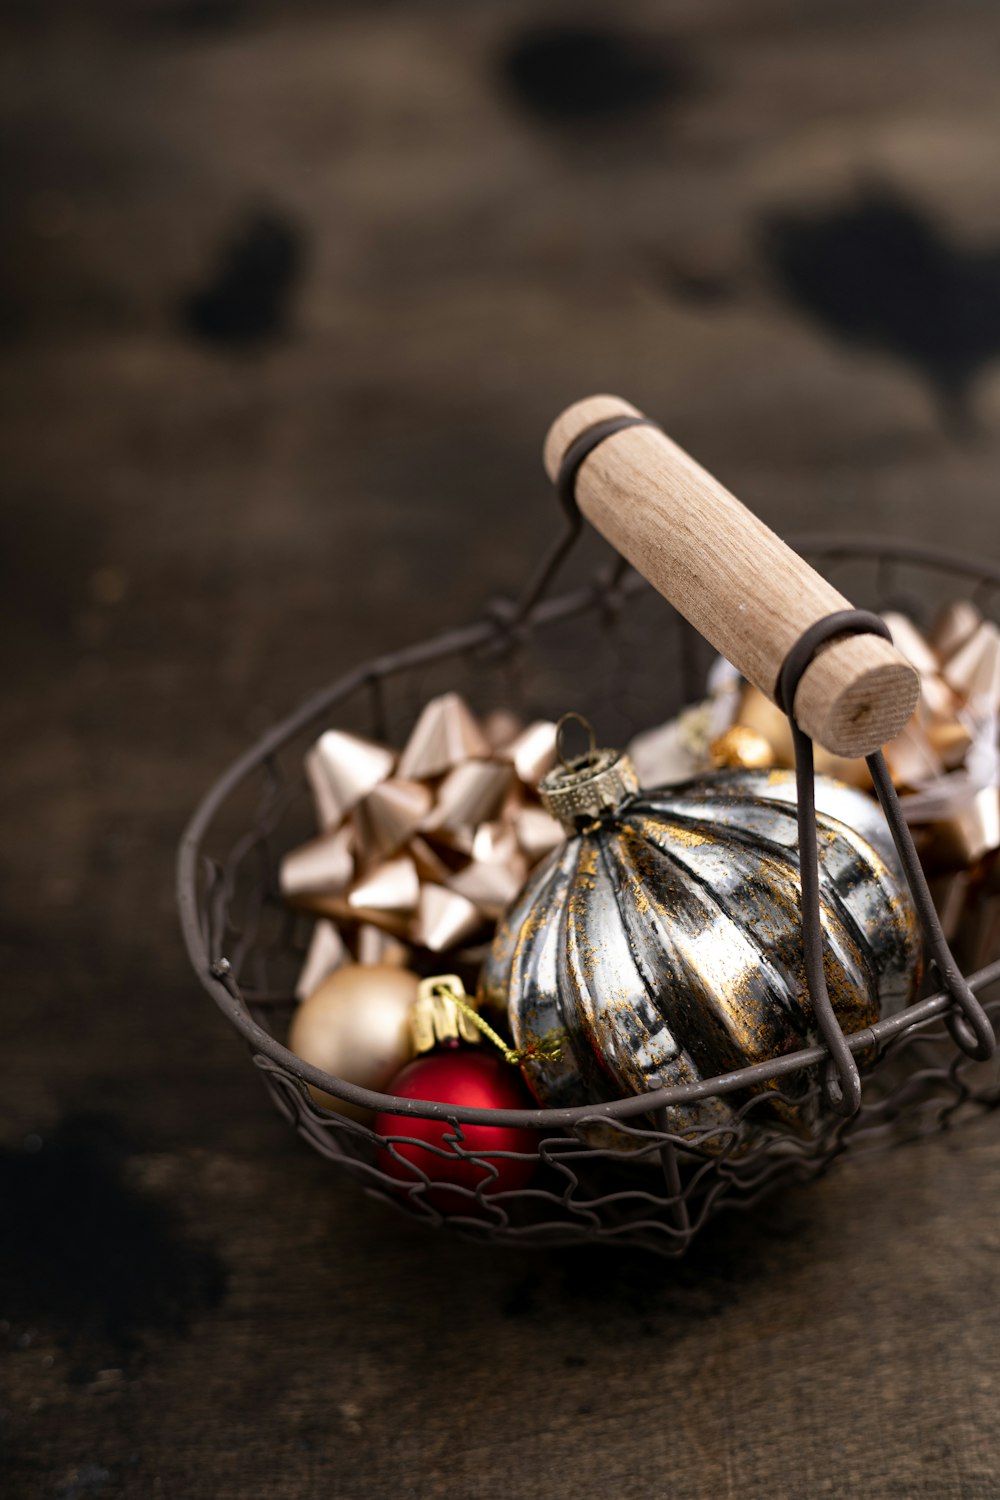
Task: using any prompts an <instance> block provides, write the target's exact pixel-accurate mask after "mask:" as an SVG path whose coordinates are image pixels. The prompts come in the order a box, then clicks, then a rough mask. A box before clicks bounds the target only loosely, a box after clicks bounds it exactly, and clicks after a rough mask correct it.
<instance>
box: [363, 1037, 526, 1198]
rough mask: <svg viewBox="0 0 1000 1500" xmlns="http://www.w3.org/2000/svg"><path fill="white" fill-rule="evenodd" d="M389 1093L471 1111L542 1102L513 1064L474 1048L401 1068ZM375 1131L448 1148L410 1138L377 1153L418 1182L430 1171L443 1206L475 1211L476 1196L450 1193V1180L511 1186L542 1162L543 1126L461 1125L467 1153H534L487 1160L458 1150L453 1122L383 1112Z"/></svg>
mask: <svg viewBox="0 0 1000 1500" xmlns="http://www.w3.org/2000/svg"><path fill="white" fill-rule="evenodd" d="M386 1092H387V1093H390V1094H398V1095H399V1096H400V1097H401V1098H403V1099H433V1100H436V1101H440V1102H441V1103H444V1104H464V1105H467V1106H468V1107H469V1108H471V1109H534V1108H536V1107H537V1106H536V1105H535V1102H534V1100H533V1099H532V1098H531V1096H530V1095H529V1094H528V1092H527V1090H526V1089H525V1086H524V1084H523V1082H522V1081H521V1077H520V1074H519V1073H518V1072H517V1071H516V1069H514V1068H512V1067H511V1066H510V1064H509V1063H506V1062H504V1061H503V1060H502V1059H501V1058H500V1057H498V1056H496V1055H495V1054H492V1053H488V1052H473V1051H471V1050H469V1049H468V1048H465V1047H456V1048H454V1049H452V1050H448V1051H440V1052H431V1053H429V1054H428V1055H427V1056H426V1057H418V1058H417V1059H416V1061H415V1062H411V1063H408V1064H407V1065H406V1067H405V1068H403V1069H402V1070H401V1071H400V1072H399V1073H397V1074H396V1077H395V1078H394V1079H393V1081H392V1083H390V1084H389V1085H388V1087H387V1090H386ZM375 1130H376V1131H377V1133H378V1134H379V1135H382V1136H386V1135H403V1136H410V1137H412V1138H413V1139H414V1141H426V1142H427V1144H428V1145H429V1146H437V1147H440V1148H441V1151H442V1152H444V1153H446V1154H444V1155H439V1154H438V1152H436V1151H428V1150H426V1149H425V1147H424V1146H422V1145H417V1144H412V1145H411V1144H409V1143H408V1142H404V1141H400V1142H396V1143H394V1144H393V1147H392V1150H391V1151H390V1150H388V1149H387V1148H386V1147H384V1146H383V1147H382V1148H381V1149H380V1151H379V1166H380V1167H381V1169H382V1171H383V1172H387V1173H388V1174H389V1176H391V1177H395V1178H397V1179H398V1180H399V1181H400V1182H408V1183H413V1182H416V1181H418V1180H419V1176H418V1174H419V1173H426V1175H427V1176H428V1177H429V1178H430V1179H431V1181H432V1183H433V1184H434V1185H433V1187H431V1188H429V1189H428V1191H427V1198H428V1201H429V1202H431V1203H433V1204H434V1206H435V1207H436V1208H438V1209H441V1210H442V1211H444V1212H450V1213H470V1212H473V1213H474V1212H475V1202H474V1200H472V1199H471V1198H467V1197H466V1196H465V1195H464V1194H459V1193H454V1192H450V1191H449V1186H451V1187H458V1188H467V1189H469V1190H470V1191H471V1192H475V1191H476V1189H477V1188H481V1189H482V1192H483V1193H484V1195H489V1194H492V1193H502V1192H507V1191H509V1190H510V1189H512V1188H520V1187H524V1186H525V1185H526V1183H527V1182H528V1181H529V1180H530V1179H531V1176H532V1174H533V1173H534V1170H535V1167H536V1165H537V1162H536V1160H535V1153H536V1152H537V1150H538V1132H537V1131H534V1130H519V1129H515V1128H513V1127H511V1126H509V1125H463V1126H462V1127H461V1131H462V1143H461V1145H462V1150H463V1151H468V1152H476V1153H480V1152H483V1153H485V1152H489V1151H520V1152H527V1153H528V1154H529V1158H530V1159H528V1160H523V1161H519V1160H515V1159H513V1158H508V1157H491V1158H490V1159H489V1161H488V1162H486V1161H469V1160H467V1159H465V1158H463V1157H460V1156H456V1155H455V1154H454V1147H453V1146H450V1145H449V1142H448V1140H447V1139H446V1137H449V1136H453V1135H454V1133H455V1132H454V1127H453V1126H452V1125H451V1124H450V1123H449V1122H448V1121H447V1120H423V1119H420V1117H419V1116H417V1115H394V1114H389V1113H382V1114H380V1115H379V1116H378V1117H377V1119H376V1121H375ZM411 1164H412V1167H411ZM413 1168H416V1169H417V1170H416V1171H414V1170H413ZM494 1173H495V1174H496V1175H495V1176H494Z"/></svg>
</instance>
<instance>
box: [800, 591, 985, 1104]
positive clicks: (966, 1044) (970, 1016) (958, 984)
mask: <svg viewBox="0 0 1000 1500" xmlns="http://www.w3.org/2000/svg"><path fill="white" fill-rule="evenodd" d="M846 635H877V636H880V637H881V638H882V639H883V640H887V641H891V640H892V632H891V631H890V630H889V627H888V625H886V623H885V621H884V620H883V619H881V618H880V617H879V616H878V615H876V614H872V613H871V611H869V610H864V609H842V610H838V611H837V612H836V613H835V614H831V615H826V616H825V617H824V618H823V619H822V620H817V621H816V622H815V624H813V625H811V626H810V627H809V629H808V630H806V631H804V632H803V633H802V635H801V636H800V637H799V639H798V640H797V641H796V642H795V644H794V646H792V648H791V650H790V651H789V653H788V655H787V656H786V657H785V660H784V662H783V663H782V667H781V671H780V672H779V673H778V684H777V693H776V698H777V703H778V707H779V708H781V709H782V710H783V711H784V713H785V714H786V716H787V718H788V722H789V725H790V726H791V731H792V741H793V744H794V748H795V786H796V791H797V794H798V825H799V885H800V892H801V907H802V950H803V957H804V960H805V970H806V984H807V987H808V991H809V1000H810V1003H811V1005H812V1010H813V1015H814V1016H815V1018H816V1024H817V1026H818V1027H819V1030H820V1035H821V1036H822V1038H823V1040H824V1042H825V1043H826V1045H827V1048H828V1049H829V1052H830V1056H829V1059H828V1061H827V1066H826V1068H825V1070H824V1093H825V1098H826V1102H827V1104H828V1105H829V1107H830V1108H831V1109H833V1110H834V1111H835V1113H837V1114H840V1115H847V1116H849V1115H853V1114H856V1113H857V1111H858V1110H859V1109H860V1108H861V1074H860V1072H859V1070H858V1065H857V1063H856V1062H855V1060H854V1056H853V1054H852V1052H851V1049H850V1048H849V1046H848V1044H847V1040H846V1038H845V1036H844V1033H843V1032H842V1031H841V1029H840V1023H839V1022H838V1020H837V1017H836V1014H835V1013H834V1009H833V1005H832V1003H831V1001H830V996H829V993H828V991H827V986H826V974H825V972H824V968H823V930H822V927H821V924H820V913H819V850H818V846H817V835H816V778H815V770H814V765H813V742H812V740H811V739H810V737H809V735H807V734H806V733H805V731H804V730H803V729H802V728H801V726H800V725H799V723H798V722H797V720H796V718H795V694H796V691H797V689H798V686H799V683H800V682H801V680H802V677H803V675H804V674H805V672H806V670H807V668H808V667H809V666H810V664H811V663H812V662H813V661H814V660H815V657H816V654H817V652H818V651H819V650H820V648H821V647H822V646H824V645H826V644H827V643H828V642H829V641H832V640H837V639H840V638H842V637H843V636H846ZM866 762H867V765H868V769H869V771H870V773H871V777H872V782H873V783H874V786H875V792H876V795H877V796H878V799H879V802H880V803H881V805H882V811H883V813H884V815H885V819H886V822H887V823H888V825H889V832H890V834H891V835H892V841H893V843H894V844H895V846H896V852H897V853H898V855H899V857H900V861H901V862H902V865H903V873H904V875H905V876H906V881H907V884H908V885H909V887H910V894H911V895H912V897H913V902H914V906H915V907H916V911H917V916H918V918H919V920H920V924H921V926H922V928H923V931H924V937H925V939H926V941H927V946H928V949H929V950H930V953H931V957H932V959H933V962H934V966H935V968H936V969H937V972H938V973H939V975H940V976H941V979H942V980H943V982H944V988H945V991H946V993H947V994H948V996H949V997H950V999H951V1000H952V1002H953V1004H954V1006H955V1009H953V1010H952V1011H951V1012H950V1013H949V1014H948V1017H947V1024H948V1028H949V1030H950V1032H951V1034H952V1037H953V1039H954V1041H955V1042H956V1044H957V1045H958V1046H959V1047H961V1049H962V1051H963V1052H964V1053H965V1054H966V1055H967V1056H968V1057H972V1058H974V1059H975V1060H976V1061H977V1062H985V1061H987V1060H988V1059H989V1058H990V1057H992V1056H993V1053H994V1050H995V1048H996V1037H995V1036H994V1033H993V1027H992V1025H991V1024H990V1019H989V1017H988V1016H987V1014H986V1012H985V1011H984V1010H983V1008H982V1006H981V1005H980V1003H979V1001H978V1000H977V999H976V997H975V995H974V994H973V992H972V990H971V989H970V987H969V984H968V982H967V980H966V979H965V976H964V975H963V974H962V972H961V970H960V969H959V967H958V965H957V964H956V962H955V960H954V958H953V957H952V953H951V949H950V948H949V947H948V944H947V942H946V940H945V936H944V933H943V932H942V930H941V923H940V921H939V920H938V915H937V912H936V910H935V908H934V902H933V901H932V899H931V894H930V891H929V890H928V888H927V881H926V879H925V878H924V872H923V870H922V869H921V866H920V860H919V858H918V856H917V851H916V849H915V848H914V846H913V839H912V836H911V834H910V830H909V828H907V826H906V820H905V819H904V817H903V812H902V809H901V807H900V805H899V798H898V797H897V795H896V788H895V787H894V786H893V784H892V777H891V776H890V775H889V770H888V767H887V766H886V763H885V756H884V755H883V754H882V752H881V751H876V752H875V753H874V754H873V755H869V756H867V757H866Z"/></svg>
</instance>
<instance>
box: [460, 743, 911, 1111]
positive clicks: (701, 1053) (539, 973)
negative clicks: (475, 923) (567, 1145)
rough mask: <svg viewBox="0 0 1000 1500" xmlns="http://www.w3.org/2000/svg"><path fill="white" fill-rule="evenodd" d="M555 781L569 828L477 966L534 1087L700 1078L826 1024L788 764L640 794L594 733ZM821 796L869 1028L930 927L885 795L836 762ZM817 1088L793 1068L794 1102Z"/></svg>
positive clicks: (835, 933) (834, 979)
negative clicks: (810, 960)
mask: <svg viewBox="0 0 1000 1500" xmlns="http://www.w3.org/2000/svg"><path fill="white" fill-rule="evenodd" d="M542 796H543V800H544V801H545V802H546V805H547V806H548V807H549V810H550V811H551V812H553V813H554V814H555V815H556V816H557V817H559V818H560V819H562V820H563V822H564V824H565V826H566V829H567V833H568V835H569V836H568V838H567V840H566V842H565V843H564V844H563V846H562V847H561V848H560V849H558V850H557V851H556V852H555V853H554V854H553V855H552V856H551V857H550V859H549V860H548V862H547V863H546V864H544V865H543V866H542V867H541V869H540V870H538V871H537V872H536V873H535V875H534V876H533V877H532V879H531V880H530V881H529V883H528V885H527V886H526V887H525V889H524V891H523V892H522V894H521V896H520V897H519V899H518V901H517V902H515V903H514V905H513V906H512V907H511V908H510V910H509V911H508V913H507V915H506V917H505V919H504V920H503V921H502V922H501V924H500V926H499V928H498V930H497V936H496V938H495V940H494V943H493V947H492V950H491V953H490V956H489V959H488V960H487V963H486V966H485V968H484V971H483V977H482V981H481V985H482V995H483V997H484V998H486V999H491V1000H492V1001H493V1002H494V1003H498V1002H500V1003H502V1001H503V1000H504V999H506V1000H507V1001H508V1004H509V1017H510V1024H511V1030H512V1032H513V1035H514V1042H515V1045H516V1046H517V1047H518V1048H519V1049H520V1050H521V1051H522V1052H523V1053H524V1054H525V1055H526V1061H525V1062H524V1064H523V1068H524V1074H525V1078H526V1080H527V1082H528V1085H529V1087H530V1088H531V1090H532V1092H533V1093H534V1095H535V1097H536V1098H537V1099H538V1100H539V1102H540V1103H542V1104H544V1105H549V1106H553V1107H562V1106H568V1105H578V1104H586V1103H593V1102H595V1101H598V1100H602V1099H614V1098H619V1097H622V1096H624V1095H628V1094H642V1093H644V1092H646V1091H648V1090H649V1089H650V1088H651V1087H653V1085H654V1083H655V1082H656V1081H657V1080H658V1081H661V1082H662V1083H663V1084H664V1085H666V1086H667V1087H670V1086H673V1085H675V1084H689V1083H696V1082H700V1081H703V1080H706V1079H710V1078H713V1077H716V1076H717V1075H719V1074H721V1073H728V1072H731V1071H735V1070H737V1069H740V1068H744V1067H747V1066H750V1065H753V1064H756V1063H761V1062H764V1061H766V1060H768V1059H770V1058H773V1057H776V1056H779V1055H780V1054H782V1053H786V1052H791V1051H794V1050H796V1049H797V1048H800V1047H803V1046H806V1045H808V1044H809V1043H810V1042H811V1041H813V1040H814V1039H815V1035H816V1027H815V1022H814V1018H813V1014H812V1007H811V1005H810V1003H809V998H808V992H807V989H806V983H805V975H804V966H803V955H802V935H801V913H800V891H799V868H798V824H797V814H796V806H795V777H794V773H793V772H791V771H781V770H776V771H756V770H732V771H723V772H718V773H716V774H715V775H709V776H705V777H703V778H701V779H700V780H697V781H694V782H689V783H687V784H685V785H681V786H676V787H663V788H661V789H660V790H658V791H657V790H654V791H649V792H640V791H639V790H638V782H637V779H636V777H635V773H634V771H632V769H631V766H630V765H629V763H628V761H627V758H626V757H624V756H622V757H618V758H615V757H614V755H613V752H610V751H599V752H596V753H595V754H594V755H593V756H592V757H589V758H588V757H581V759H580V760H579V761H577V762H572V763H568V764H564V765H563V766H562V767H561V768H558V769H557V770H555V771H552V772H550V773H549V775H548V776H546V777H545V778H544V780H543V782H542ZM816 804H817V820H816V821H817V836H818V841H819V860H820V872H819V873H820V911H821V920H822V925H823V939H824V967H825V971H826V979H827V984H828V986H829V992H830V999H831V1002H832V1004H833V1007H834V1011H835V1013H836V1015H837V1018H838V1020H839V1021H840V1023H841V1025H842V1026H843V1027H844V1029H845V1030H846V1031H857V1030H861V1029H862V1028H863V1027H865V1026H870V1025H871V1024H872V1023H873V1022H874V1021H876V1020H877V1019H878V1017H879V1015H881V1014H887V1013H889V1012H891V1011H893V1010H896V1009H898V1008H900V1007H901V1006H903V1005H906V1004H907V1003H908V1002H909V1000H910V999H911V998H912V995H913V992H914V988H915V986H916V983H917V981H918V978H919V974H920V934H919V928H918V925H917V921H916V914H915V912H914V910H913V906H912V902H911V900H910V897H909V894H908V892H907V890H906V887H905V886H904V885H903V884H902V882H901V877H900V876H899V875H898V874H897V868H896V866H897V859H896V856H895V852H894V850H893V849H892V845H891V841H890V840H889V837H888V830H887V828H886V825H885V821H884V819H883V818H882V815H881V812H880V810H879V808H878V806H877V804H876V803H874V802H873V801H871V800H870V799H869V798H867V797H865V796H864V795H863V794H862V793H861V792H858V791H855V790H853V789H852V788H851V787H846V786H843V785H840V784H839V783H837V782H834V781H831V780H830V779H828V778H826V777H817V780H816ZM542 1042H546V1043H554V1044H557V1045H558V1047H559V1050H558V1053H557V1054H556V1055H555V1057H554V1060H553V1053H554V1050H555V1049H554V1046H551V1045H550V1046H549V1047H548V1048H547V1050H546V1051H543V1049H542V1047H541V1045H540V1044H541V1043H542ZM808 1087H809V1079H808V1078H806V1077H805V1076H802V1077H798V1076H794V1077H791V1078H788V1079H785V1080H784V1081H783V1093H784V1095H785V1096H786V1101H787V1100H792V1099H795V1098H796V1096H799V1095H804V1094H805V1093H806V1092H807V1090H808ZM767 1092H768V1096H769V1097H768V1107H767V1109H766V1110H765V1109H761V1110H759V1111H758V1118H759V1119H764V1118H766V1117H767V1116H768V1115H770V1116H771V1117H772V1118H773V1119H774V1120H775V1121H783V1122H787V1123H788V1124H789V1125H791V1126H793V1127H796V1128H797V1127H798V1125H799V1124H800V1123H801V1122H802V1116H801V1114H800V1113H799V1111H798V1109H797V1107H796V1105H794V1104H791V1105H790V1104H789V1103H788V1102H786V1101H778V1100H777V1099H776V1098H774V1099H772V1098H771V1097H770V1096H771V1095H773V1094H774V1091H773V1090H769V1091H767ZM746 1097H747V1098H748V1097H749V1096H746ZM744 1102H746V1099H745V1098H743V1097H735V1096H732V1095H729V1096H726V1097H720V1096H716V1095H708V1096H706V1097H704V1098H700V1099H695V1100H693V1101H691V1102H690V1103H682V1104H677V1105H671V1106H668V1108H667V1120H668V1125H669V1128H670V1129H671V1130H672V1131H674V1132H676V1133H677V1134H679V1135H683V1136H685V1137H686V1138H688V1139H690V1138H691V1137H705V1136H706V1135H709V1136H715V1137H717V1136H719V1134H720V1133H722V1134H723V1135H724V1134H725V1132H727V1131H730V1130H731V1129H733V1128H735V1124H736V1116H735V1113H734V1111H735V1109H737V1108H739V1107H740V1106H741V1105H742V1104H743V1103H744Z"/></svg>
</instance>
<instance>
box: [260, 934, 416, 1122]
mask: <svg viewBox="0 0 1000 1500" xmlns="http://www.w3.org/2000/svg"><path fill="white" fill-rule="evenodd" d="M419 983H420V981H419V980H418V979H417V976H416V975H415V974H412V973H411V972H410V971H409V970H408V969H401V968H398V967H397V966H396V965H394V964H347V965H346V966H345V967H344V968H342V969H337V970H336V972H335V973H333V974H331V975H330V977H329V979H324V981H323V983H322V984H321V985H319V986H318V988H317V989H315V990H313V992H312V994H311V995H309V996H308V998H307V999H305V1000H303V1002H302V1004H301V1005H300V1006H299V1008H298V1010H297V1011H296V1012H295V1016H294V1018H293V1020H292V1025H291V1029H290V1030H289V1033H288V1046H289V1049H290V1051H292V1052H294V1053H295V1055H296V1057H301V1059H302V1061H303V1062H307V1063H312V1065H313V1067H314V1068H322V1069H323V1071H324V1073H332V1074H334V1075H335V1077H337V1078H343V1079H345V1080H346V1082H348V1083H355V1084H357V1085H358V1086H359V1087H360V1088H366V1089H375V1090H376V1091H381V1090H384V1088H385V1085H386V1084H387V1083H388V1082H389V1080H390V1079H391V1078H392V1077H393V1075H394V1074H396V1073H398V1071H399V1069H400V1068H401V1067H402V1066H403V1065H404V1063H407V1062H409V1060H410V1058H411V1057H412V1056H413V1038H412V1035H411V1032H410V1013H411V1011H412V1009H413V1003H414V1001H415V1000H416V998H417V991H418V988H419ZM309 1092H310V1094H312V1096H313V1098H314V1099H315V1101H316V1103H317V1104H320V1105H322V1107H323V1108H324V1109H332V1110H335V1111H336V1112H337V1113H338V1114H342V1115H348V1116H350V1118H351V1119H354V1120H363V1119H367V1118H368V1116H369V1114H370V1111H369V1110H363V1109H359V1108H357V1107H356V1106H354V1105H352V1104H348V1103H347V1102H346V1101H345V1100H343V1099H337V1098H335V1097H334V1095H333V1094H328V1093H325V1092H324V1091H323V1090H322V1089H318V1088H314V1087H313V1086H312V1085H311V1084H310V1086H309Z"/></svg>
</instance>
